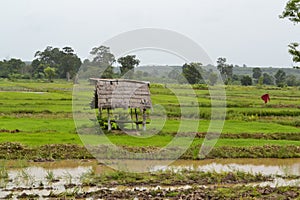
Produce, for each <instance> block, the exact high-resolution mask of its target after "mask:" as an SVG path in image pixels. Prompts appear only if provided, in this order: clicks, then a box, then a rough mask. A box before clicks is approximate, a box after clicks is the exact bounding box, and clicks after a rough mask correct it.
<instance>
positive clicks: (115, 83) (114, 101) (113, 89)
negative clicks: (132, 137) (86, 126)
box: [90, 78, 152, 131]
mask: <svg viewBox="0 0 300 200" xmlns="http://www.w3.org/2000/svg"><path fill="white" fill-rule="evenodd" d="M90 81H92V82H94V83H95V100H94V103H95V108H98V109H99V115H100V119H102V117H103V116H102V115H103V111H104V110H106V111H107V112H106V113H107V124H108V130H109V131H110V130H111V129H112V123H117V124H126V123H131V124H132V129H133V127H134V126H133V125H134V124H135V129H136V130H139V125H142V127H143V130H144V131H145V130H146V123H147V114H146V111H147V109H150V108H152V103H151V98H150V91H149V87H150V83H149V82H143V81H135V80H125V79H97V78H91V79H90ZM117 108H123V109H125V110H126V109H127V112H128V113H129V110H130V113H129V114H130V119H120V118H119V119H115V118H114V116H113V115H112V111H113V110H114V109H117ZM139 114H141V115H142V116H139Z"/></svg>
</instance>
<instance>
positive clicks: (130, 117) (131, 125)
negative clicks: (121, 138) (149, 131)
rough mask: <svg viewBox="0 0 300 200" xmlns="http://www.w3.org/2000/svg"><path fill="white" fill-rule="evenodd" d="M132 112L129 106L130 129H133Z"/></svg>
mask: <svg viewBox="0 0 300 200" xmlns="http://www.w3.org/2000/svg"><path fill="white" fill-rule="evenodd" d="M132 115H133V113H132V108H130V120H131V121H132V122H131V129H132V130H133V116H132Z"/></svg>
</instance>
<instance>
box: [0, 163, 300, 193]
mask: <svg viewBox="0 0 300 200" xmlns="http://www.w3.org/2000/svg"><path fill="white" fill-rule="evenodd" d="M116 163H118V164H119V162H116ZM164 163H167V162H164V161H145V160H143V161H136V160H135V161H133V160H124V162H123V165H124V166H119V167H122V168H123V169H126V167H128V168H131V167H132V166H134V167H135V168H136V169H137V170H138V169H141V171H144V169H145V167H147V168H148V169H149V170H150V171H152V172H155V171H165V170H173V171H175V172H176V171H182V170H198V171H204V172H217V173H219V172H236V171H243V172H248V173H251V174H258V173H259V174H262V175H267V176H273V177H274V181H271V182H263V183H255V184H251V185H253V186H254V185H259V186H267V185H269V186H271V187H277V186H300V179H286V178H284V177H287V176H300V159H284V160H280V159H220V160H201V161H189V160H178V161H175V162H174V163H172V164H171V165H170V166H167V165H164ZM111 164H113V161H111ZM109 171H112V169H111V168H109V167H107V166H105V165H103V164H99V163H98V162H97V161H96V160H87V161H79V160H66V161H56V162H41V163H38V162H37V163H35V162H25V161H0V177H1V179H0V198H5V197H7V195H10V196H11V197H12V198H16V197H17V196H19V195H21V194H23V193H25V194H37V195H38V196H39V198H43V196H48V195H49V194H50V193H53V194H59V193H64V192H65V193H68V192H69V193H72V192H77V193H84V192H92V191H97V190H100V189H105V190H112V191H122V190H128V191H145V190H156V189H159V188H160V189H167V190H176V189H188V188H190V187H191V186H189V185H186V186H178V187H177V186H167V187H166V186H165V187H164V186H156V187H147V186H145V187H134V186H133V187H122V186H118V187H115V188H99V187H97V186H92V187H82V185H83V183H84V182H85V181H88V180H86V179H88V178H89V175H90V174H92V173H95V174H101V173H106V172H109ZM278 176H279V177H278ZM158 187H159V188H158Z"/></svg>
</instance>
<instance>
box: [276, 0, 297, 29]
mask: <svg viewBox="0 0 300 200" xmlns="http://www.w3.org/2000/svg"><path fill="white" fill-rule="evenodd" d="M279 17H280V18H288V19H289V20H290V21H291V22H293V23H294V24H297V23H299V22H300V0H289V1H288V2H287V4H286V6H285V9H284V11H283V12H282V14H281V15H280V16H279Z"/></svg>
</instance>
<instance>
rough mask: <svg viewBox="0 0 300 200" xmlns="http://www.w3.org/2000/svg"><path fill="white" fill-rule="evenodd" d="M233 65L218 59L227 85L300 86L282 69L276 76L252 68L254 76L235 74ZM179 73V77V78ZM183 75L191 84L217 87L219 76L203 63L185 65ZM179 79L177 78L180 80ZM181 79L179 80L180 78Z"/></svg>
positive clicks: (220, 71)
mask: <svg viewBox="0 0 300 200" xmlns="http://www.w3.org/2000/svg"><path fill="white" fill-rule="evenodd" d="M234 67H237V66H233V65H232V64H227V63H226V58H218V59H217V69H218V71H219V73H220V76H221V77H220V79H222V82H223V83H224V84H225V85H232V84H235V85H244V86H248V85H277V86H278V87H284V86H300V80H298V79H297V77H296V76H295V75H287V74H286V73H285V72H284V71H283V70H282V69H278V70H277V71H276V73H275V75H274V76H273V75H270V74H269V73H263V71H262V69H261V68H259V67H255V68H252V76H250V75H237V74H234V72H233V69H234ZM179 75H180V74H179V73H177V76H178V77H179ZM182 75H183V76H184V77H185V79H186V80H187V81H188V83H190V84H203V83H207V84H209V85H215V84H216V83H217V81H218V74H217V73H216V72H213V71H212V70H208V71H207V70H205V66H202V64H201V63H190V64H184V65H183V67H182ZM178 77H177V78H178ZM170 78H174V72H170ZM178 79H179V78H178Z"/></svg>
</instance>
